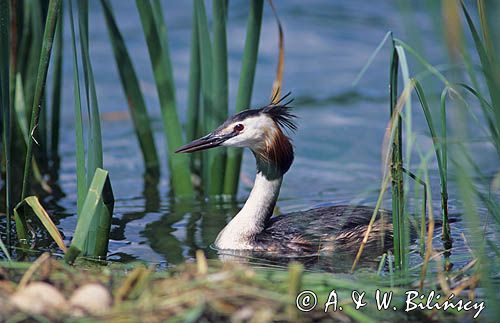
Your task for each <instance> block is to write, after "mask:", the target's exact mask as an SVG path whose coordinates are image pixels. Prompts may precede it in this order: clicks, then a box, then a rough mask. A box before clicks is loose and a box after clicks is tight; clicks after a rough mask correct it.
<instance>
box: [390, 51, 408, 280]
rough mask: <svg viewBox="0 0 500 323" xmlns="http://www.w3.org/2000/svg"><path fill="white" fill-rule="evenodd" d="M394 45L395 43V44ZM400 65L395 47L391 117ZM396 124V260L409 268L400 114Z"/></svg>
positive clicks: (393, 158)
mask: <svg viewBox="0 0 500 323" xmlns="http://www.w3.org/2000/svg"><path fill="white" fill-rule="evenodd" d="M393 46H394V45H393ZM398 66H399V56H398V53H397V50H396V49H395V48H394V49H393V52H392V58H391V67H390V112H391V118H392V116H393V114H394V113H395V109H396V105H397V100H398V94H397V89H398ZM394 122H396V125H393V126H394V127H396V128H395V133H394V137H393V141H392V142H391V143H390V144H391V146H392V154H391V178H392V182H391V185H392V225H393V230H394V235H393V239H394V262H395V266H396V268H397V269H400V270H403V271H405V270H406V269H407V257H406V252H405V248H404V246H405V245H407V243H405V232H404V231H405V230H404V228H405V223H404V222H405V221H404V220H405V219H404V188H403V155H402V120H401V116H400V115H399V114H398V116H397V118H395V119H394Z"/></svg>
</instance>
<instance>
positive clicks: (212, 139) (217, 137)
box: [175, 132, 237, 153]
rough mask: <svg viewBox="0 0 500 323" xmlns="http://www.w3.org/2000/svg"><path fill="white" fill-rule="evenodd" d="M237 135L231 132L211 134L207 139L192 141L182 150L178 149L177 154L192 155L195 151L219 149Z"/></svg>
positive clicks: (181, 148)
mask: <svg viewBox="0 0 500 323" xmlns="http://www.w3.org/2000/svg"><path fill="white" fill-rule="evenodd" d="M236 135H237V133H234V132H230V133H228V134H217V133H213V132H212V133H210V134H208V135H206V136H205V137H202V138H200V139H196V140H193V141H191V142H190V143H189V144H186V145H184V146H182V147H180V148H178V149H177V150H176V151H175V152H176V153H192V152H195V151H199V150H205V149H210V148H214V147H219V146H220V145H222V143H223V142H224V141H226V140H228V139H230V138H232V137H234V136H236Z"/></svg>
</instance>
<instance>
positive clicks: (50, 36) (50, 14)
mask: <svg viewBox="0 0 500 323" xmlns="http://www.w3.org/2000/svg"><path fill="white" fill-rule="evenodd" d="M60 7H61V0H50V3H49V8H48V11H47V19H46V23H45V31H44V35H43V44H42V51H41V53H40V61H39V65H38V72H37V78H36V87H35V91H34V99H33V105H32V109H31V121H30V138H29V140H28V146H27V150H26V159H25V164H24V175H23V186H22V193H21V200H24V198H25V197H26V195H27V193H28V189H29V185H30V176H31V161H32V158H33V141H34V136H35V131H36V128H37V127H38V121H39V117H40V107H41V104H42V95H43V92H44V87H45V81H46V78H47V70H48V66H49V61H50V55H51V52H52V43H53V40H54V32H55V27H56V22H57V17H58V16H59V9H60Z"/></svg>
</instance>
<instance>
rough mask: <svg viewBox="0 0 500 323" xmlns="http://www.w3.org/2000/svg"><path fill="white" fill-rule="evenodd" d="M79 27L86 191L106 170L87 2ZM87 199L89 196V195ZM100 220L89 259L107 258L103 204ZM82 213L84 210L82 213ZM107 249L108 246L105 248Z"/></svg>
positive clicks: (87, 251)
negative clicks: (85, 96) (85, 112)
mask: <svg viewBox="0 0 500 323" xmlns="http://www.w3.org/2000/svg"><path fill="white" fill-rule="evenodd" d="M78 4H79V6H78V18H79V19H78V24H79V31H80V48H81V51H82V61H83V66H84V75H86V78H85V79H86V80H87V83H86V93H88V95H89V97H90V102H87V103H88V107H89V109H90V111H89V133H88V135H89V140H88V146H87V171H86V175H87V187H90V184H91V182H92V180H93V178H94V174H95V173H96V171H97V169H99V168H102V167H103V153H102V134H101V118H100V114H99V105H98V100H97V92H96V88H95V81H94V71H93V67H92V62H91V59H90V49H89V45H90V44H89V34H88V3H87V1H86V0H85V1H78ZM87 195H88V192H87ZM96 207H97V210H96V212H97V217H96V218H94V220H93V222H92V224H91V226H90V229H89V234H88V237H87V243H86V246H85V248H84V250H83V252H84V253H85V254H87V255H90V256H101V257H105V256H106V251H103V250H104V249H103V248H102V247H101V246H100V245H99V242H100V241H101V240H102V239H104V238H105V239H107V238H108V236H109V233H108V235H106V237H104V238H103V237H102V235H101V234H102V232H101V231H102V230H101V226H102V225H101V224H102V223H103V222H107V221H110V219H109V217H110V216H111V215H110V214H109V212H107V210H106V208H105V207H104V205H103V204H102V203H100V204H98V205H97V206H96ZM82 212H84V210H83V209H82ZM106 246H107V245H106Z"/></svg>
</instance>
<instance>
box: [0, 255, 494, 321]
mask: <svg viewBox="0 0 500 323" xmlns="http://www.w3.org/2000/svg"><path fill="white" fill-rule="evenodd" d="M472 265H473V264H471V266H469V269H470V268H472V267H473V266H472ZM0 268H1V270H0V277H1V280H0V313H1V314H0V320H2V321H6V322H24V321H47V320H50V321H93V322H94V321H95V322H105V321H106V322H137V321H147V322H163V321H164V320H165V319H167V320H169V321H174V322H175V321H179V322H200V321H201V322H215V321H219V322H220V321H232V322H244V321H251V322H271V321H300V322H318V321H325V320H332V319H333V320H335V321H343V322H376V321H378V320H403V319H404V320H409V321H422V320H446V321H454V320H456V321H461V320H464V319H471V318H473V317H474V316H476V317H479V318H480V319H481V318H482V317H484V316H485V313H484V312H483V309H484V308H485V307H486V308H487V306H488V305H489V306H491V305H492V304H491V303H487V302H486V305H485V302H484V300H483V301H482V300H475V301H471V300H470V293H474V290H473V288H471V287H474V286H476V284H477V282H478V279H477V275H469V271H468V270H465V271H464V272H460V273H459V274H458V273H457V274H455V275H450V276H448V277H447V278H446V279H444V277H441V278H442V279H443V280H440V279H435V280H434V279H431V280H429V281H427V282H426V283H425V287H424V289H423V290H419V289H418V288H419V287H418V285H419V284H418V282H413V283H408V282H406V283H405V284H404V286H405V287H403V285H402V282H401V281H400V282H398V279H396V278H395V277H394V276H393V275H392V274H388V273H382V274H381V273H379V274H377V273H374V272H370V271H366V272H360V273H357V274H356V279H346V278H343V277H337V276H335V275H332V274H326V273H320V272H311V271H307V270H304V267H303V265H301V264H299V263H294V262H292V263H290V264H289V266H288V268H265V267H260V268H259V267H250V266H248V265H242V264H237V263H221V262H220V261H217V260H207V259H206V258H205V256H204V254H203V252H201V251H198V252H197V254H196V261H194V262H187V263H185V264H181V265H177V266H176V267H174V268H170V269H167V270H160V271H158V270H155V268H154V267H147V266H146V265H144V264H140V263H137V264H119V263H107V264H106V265H103V264H102V263H96V262H94V261H88V260H84V259H82V258H80V259H79V260H77V262H76V263H75V265H73V266H69V265H67V264H65V263H64V262H63V261H61V260H56V259H54V258H53V257H51V256H50V255H49V254H42V256H40V257H39V258H38V259H37V260H36V261H34V262H33V263H30V262H12V263H8V262H2V263H1V265H0ZM465 269H466V268H465ZM388 277H390V279H388ZM389 281H390V283H389ZM439 284H444V285H443V286H439ZM435 290H440V292H435ZM302 291H303V293H306V292H308V293H311V292H312V293H314V296H312V297H313V298H311V299H310V300H304V299H303V298H301V297H300V294H301V292H302ZM444 291H447V292H446V293H447V294H446V295H445V292H444ZM440 293H441V294H440ZM309 295H312V294H309ZM416 295H418V297H417V296H416ZM450 295H453V296H451V298H450ZM312 303H315V306H314V307H312V305H311V304H312ZM34 304H36V306H35V305H34ZM313 305H314V304H313ZM445 306H446V307H445ZM394 308H396V309H397V310H394ZM445 308H446V310H445ZM19 309H21V311H19ZM325 309H326V310H325Z"/></svg>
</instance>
